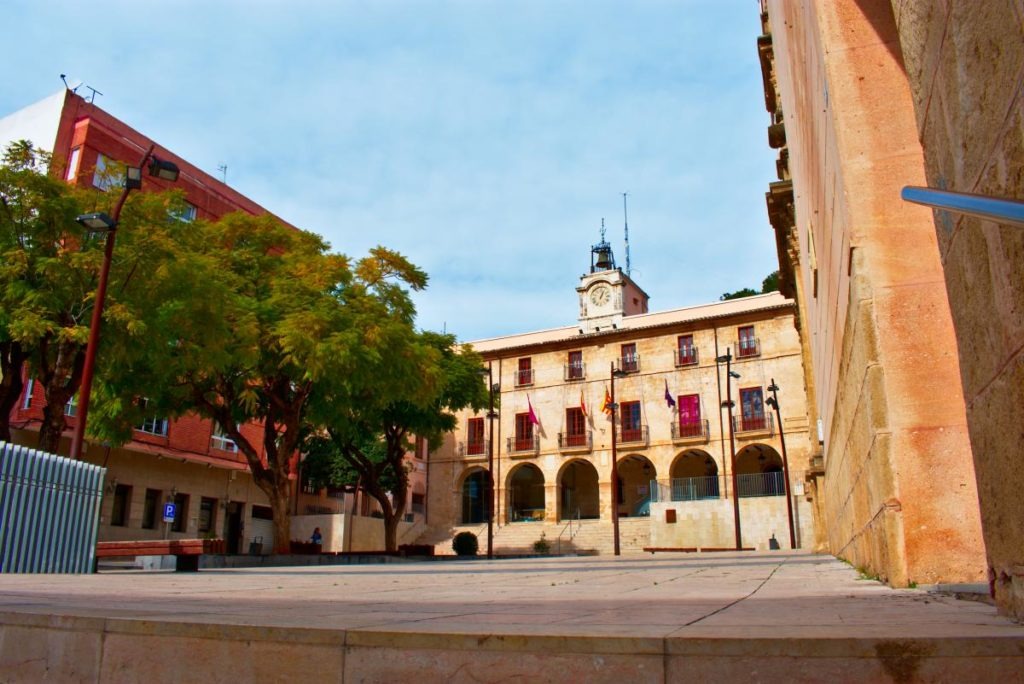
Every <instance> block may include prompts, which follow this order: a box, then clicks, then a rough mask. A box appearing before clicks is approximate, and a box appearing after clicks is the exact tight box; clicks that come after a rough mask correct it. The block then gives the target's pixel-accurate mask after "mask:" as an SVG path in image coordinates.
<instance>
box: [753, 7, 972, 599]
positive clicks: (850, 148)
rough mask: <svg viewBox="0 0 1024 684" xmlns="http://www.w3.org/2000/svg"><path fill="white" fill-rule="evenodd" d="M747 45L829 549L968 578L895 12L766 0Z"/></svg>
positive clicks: (961, 450) (960, 482)
mask: <svg viewBox="0 0 1024 684" xmlns="http://www.w3.org/2000/svg"><path fill="white" fill-rule="evenodd" d="M762 22H763V28H764V31H763V35H762V36H761V37H760V38H759V39H758V47H759V51H760V52H761V57H762V67H763V69H764V77H765V89H766V98H765V100H766V105H767V108H768V110H769V112H770V114H771V117H772V118H771V127H770V128H769V143H770V144H771V145H772V146H773V147H776V148H778V149H780V157H779V164H778V171H779V174H778V175H779V179H780V180H779V182H778V183H773V184H772V187H771V191H770V192H769V193H768V206H769V216H770V217H771V220H772V224H773V227H774V228H775V230H776V235H777V242H778V245H779V256H780V264H781V270H782V272H783V274H784V277H783V281H784V288H783V289H784V291H786V292H787V294H790V295H791V296H796V297H798V299H799V303H798V312H799V317H800V318H799V320H800V327H801V333H802V336H803V340H804V344H803V350H804V354H805V357H806V358H805V364H806V365H807V367H808V368H810V369H811V370H812V374H813V380H812V382H811V383H810V386H811V390H812V392H813V394H814V402H815V403H814V406H813V411H814V412H815V413H816V414H817V416H818V417H819V418H820V420H821V424H822V435H823V437H824V445H825V449H824V452H823V459H822V466H823V471H824V472H823V477H821V478H820V479H819V480H818V483H819V484H818V488H817V490H818V492H819V494H820V501H821V505H822V511H821V523H822V524H823V527H824V529H825V531H826V535H827V539H828V545H829V549H830V550H831V551H832V552H833V553H835V554H837V555H839V556H840V557H843V558H845V559H847V560H849V561H850V562H852V563H854V564H855V565H858V566H860V567H864V568H866V569H868V571H870V572H871V573H872V574H877V575H879V576H881V577H882V578H884V579H886V580H887V581H889V582H890V583H892V584H894V585H899V586H905V585H907V584H909V583H911V582H918V583H938V582H978V581H981V580H982V579H983V578H984V576H985V574H984V553H985V549H984V543H983V541H982V536H981V521H980V516H979V514H978V494H977V486H976V482H975V475H974V466H973V461H972V455H971V445H970V442H969V439H968V434H967V418H966V414H965V411H964V399H963V394H962V392H961V387H960V382H959V377H960V365H959V362H958V358H957V354H956V340H955V337H954V332H953V320H952V317H951V316H950V313H949V301H948V299H947V296H946V288H945V287H944V282H943V271H942V265H941V263H940V252H939V245H938V244H937V242H936V239H935V231H934V227H933V225H932V222H931V220H930V217H929V216H928V215H927V212H921V211H920V210H919V209H917V208H915V207H912V206H910V205H908V204H906V203H904V202H902V201H901V200H900V197H899V191H900V188H901V187H902V186H903V185H920V184H923V182H924V158H923V155H922V152H921V146H920V144H919V143H918V140H917V131H916V125H915V120H914V115H913V109H912V106H911V89H910V86H909V85H908V82H907V77H906V73H905V71H904V68H903V62H902V58H901V54H900V46H899V42H898V35H897V32H896V25H895V22H894V16H893V10H892V8H891V7H890V5H889V4H888V3H887V2H884V1H879V0H828V1H825V0H815V1H812V2H806V3H796V2H787V1H785V0H778V1H776V0H765V1H764V2H763V3H762Z"/></svg>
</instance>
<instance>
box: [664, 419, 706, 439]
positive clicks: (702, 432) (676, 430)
mask: <svg viewBox="0 0 1024 684" xmlns="http://www.w3.org/2000/svg"><path fill="white" fill-rule="evenodd" d="M709 434H710V427H709V425H708V421H707V420H697V421H693V422H691V423H680V422H679V421H676V420H673V421H672V439H674V440H684V439H701V440H704V441H705V442H706V441H707V440H708V435H709Z"/></svg>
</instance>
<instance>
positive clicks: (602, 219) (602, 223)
mask: <svg viewBox="0 0 1024 684" xmlns="http://www.w3.org/2000/svg"><path fill="white" fill-rule="evenodd" d="M601 242H604V218H603V217H602V218H601Z"/></svg>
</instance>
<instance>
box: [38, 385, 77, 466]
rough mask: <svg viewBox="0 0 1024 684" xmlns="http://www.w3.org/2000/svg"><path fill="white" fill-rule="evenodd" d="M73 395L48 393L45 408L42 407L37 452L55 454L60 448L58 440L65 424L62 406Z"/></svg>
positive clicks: (63, 392)
mask: <svg viewBox="0 0 1024 684" xmlns="http://www.w3.org/2000/svg"><path fill="white" fill-rule="evenodd" d="M72 395H73V393H71V392H67V391H48V392H47V393H46V406H44V407H43V424H42V425H41V426H40V428H39V450H40V451H45V452H46V453H48V454H55V453H57V450H58V449H59V448H60V438H61V436H62V435H63V434H64V428H65V426H66V425H67V422H66V421H65V420H64V405H65V404H67V403H68V400H69V399H71V397H72Z"/></svg>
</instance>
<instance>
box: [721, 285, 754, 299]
mask: <svg viewBox="0 0 1024 684" xmlns="http://www.w3.org/2000/svg"><path fill="white" fill-rule="evenodd" d="M756 294H757V291H756V290H751V289H750V288H749V287H745V288H743V289H742V290H736V291H735V292H725V293H723V294H722V296H721V297H719V298H718V301H720V302H724V301H726V300H729V299H740V298H741V297H753V296H754V295H756Z"/></svg>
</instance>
